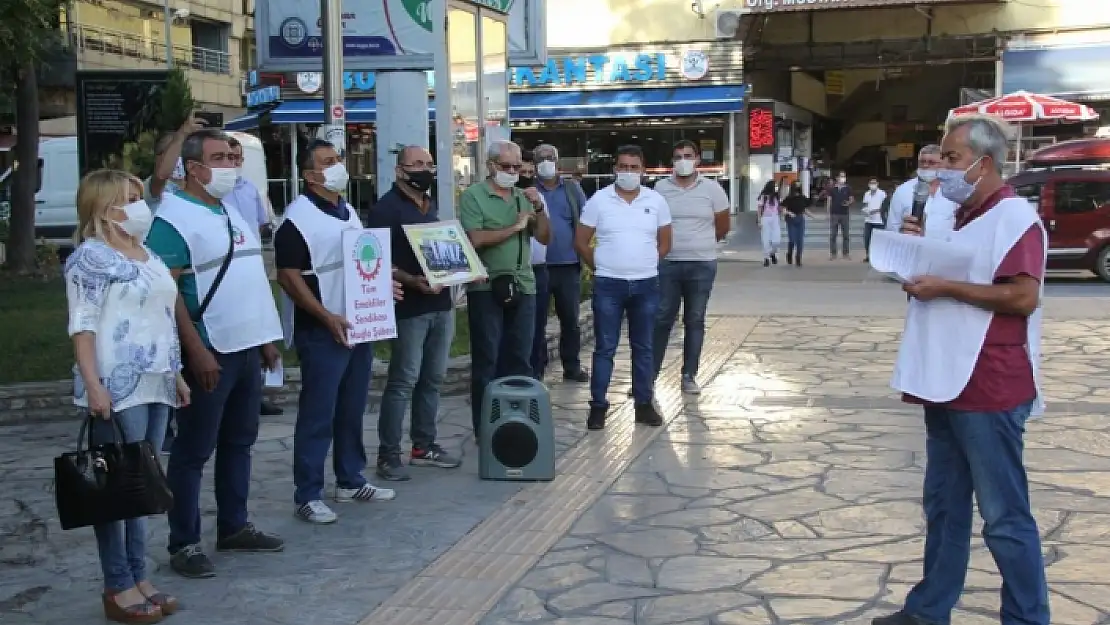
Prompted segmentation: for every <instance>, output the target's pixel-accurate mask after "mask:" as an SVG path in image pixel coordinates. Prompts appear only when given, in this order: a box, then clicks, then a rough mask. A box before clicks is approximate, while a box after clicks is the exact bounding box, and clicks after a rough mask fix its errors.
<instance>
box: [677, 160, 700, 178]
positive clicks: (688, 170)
mask: <svg viewBox="0 0 1110 625" xmlns="http://www.w3.org/2000/svg"><path fill="white" fill-rule="evenodd" d="M695 169H697V167H695V165H694V159H692V158H684V159H681V160H677V161H675V162H674V175H676V176H684V177H685V176H690V175H693V173H694V170H695Z"/></svg>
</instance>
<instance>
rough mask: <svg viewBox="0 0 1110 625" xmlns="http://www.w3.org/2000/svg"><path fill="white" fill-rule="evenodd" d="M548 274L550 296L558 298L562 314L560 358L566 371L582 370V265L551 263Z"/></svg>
mask: <svg viewBox="0 0 1110 625" xmlns="http://www.w3.org/2000/svg"><path fill="white" fill-rule="evenodd" d="M547 275H548V276H549V278H548V280H549V282H548V284H549V290H550V293H551V297H553V298H555V316H556V317H558V318H559V360H561V361H562V363H563V373H565V374H570V373H578V372H579V371H581V370H582V360H581V352H582V328H581V326H580V325H579V323H578V318H579V317H580V316H581V315H580V313H581V309H582V266H581V265H579V264H577V263H576V264H573V265H548V266H547ZM546 301H547V300H546V299H545V300H544V302H546ZM544 308H545V309H546V308H547V307H546V305H545V306H544ZM544 349H545V350H546V349H547V343H546V341H545V342H544Z"/></svg>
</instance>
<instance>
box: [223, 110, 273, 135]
mask: <svg viewBox="0 0 1110 625" xmlns="http://www.w3.org/2000/svg"><path fill="white" fill-rule="evenodd" d="M264 113H265V111H256V112H254V113H247V114H246V115H244V116H242V117H236V118H235V119H233V120H231V121H229V122H226V123H224V130H229V131H230V130H237V131H246V130H254V129H255V128H258V123H259V122H258V120H259V118H260V117H262V115H263V114H264Z"/></svg>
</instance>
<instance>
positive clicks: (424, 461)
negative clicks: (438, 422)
mask: <svg viewBox="0 0 1110 625" xmlns="http://www.w3.org/2000/svg"><path fill="white" fill-rule="evenodd" d="M409 462H410V464H412V466H414V467H437V468H440V469H454V468H456V467H459V466H460V465H462V458H456V457H455V456H452V455H451V454H449V453H447V450H445V449H444V448H442V447H440V446H439V445H437V444H435V443H432V444H431V445H428V446H427V447H426V448H423V449H421V448H420V447H415V446H414V447H413V448H412V460H410V461H409Z"/></svg>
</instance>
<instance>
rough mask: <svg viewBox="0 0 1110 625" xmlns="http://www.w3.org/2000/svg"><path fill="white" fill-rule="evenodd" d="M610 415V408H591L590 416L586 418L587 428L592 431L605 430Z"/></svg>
mask: <svg viewBox="0 0 1110 625" xmlns="http://www.w3.org/2000/svg"><path fill="white" fill-rule="evenodd" d="M608 413H609V407H608V406H590V416H588V417H586V428H587V429H590V430H604V429H605V417H606V415H608Z"/></svg>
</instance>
